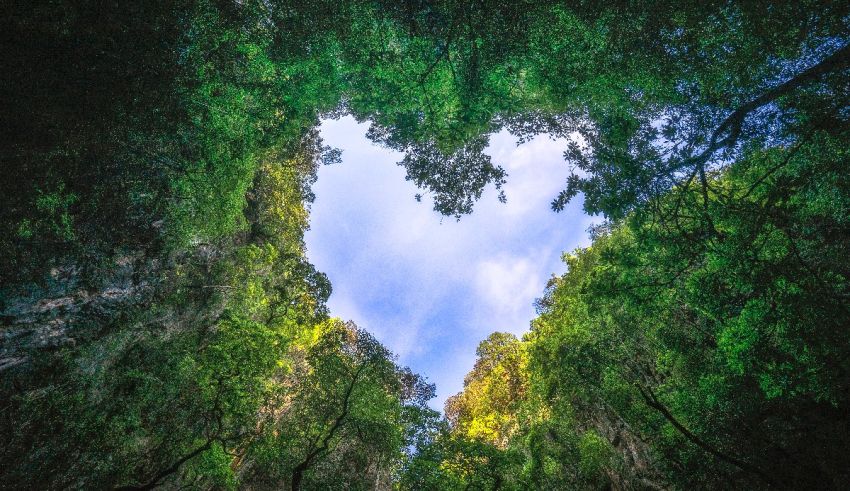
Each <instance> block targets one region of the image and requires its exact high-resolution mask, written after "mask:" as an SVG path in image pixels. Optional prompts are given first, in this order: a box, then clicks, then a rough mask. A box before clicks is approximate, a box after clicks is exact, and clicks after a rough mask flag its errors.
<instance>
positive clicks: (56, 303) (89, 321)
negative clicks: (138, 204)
mask: <svg viewBox="0 0 850 491" xmlns="http://www.w3.org/2000/svg"><path fill="white" fill-rule="evenodd" d="M155 263H156V262H155V261H148V262H147V263H144V262H143V260H142V259H140V258H139V257H132V256H123V257H120V258H118V259H116V260H115V261H114V262H113V264H112V265H111V267H110V268H109V271H108V273H107V274H106V275H105V277H104V278H103V281H102V285H101V286H100V287H99V288H97V289H93V288H91V287H87V286H86V285H84V284H83V283H84V282H83V281H81V273H80V270H79V268H77V267H76V266H73V265H71V266H61V267H55V268H53V269H52V270H51V271H50V273H49V275H48V277H47V278H46V279H45V281H44V282H43V284H42V285H33V284H30V285H20V286H16V287H12V288H8V289H7V290H6V291H4V292H3V295H2V299H3V301H2V310H0V322H2V324H1V325H0V329H2V337H0V373H3V372H6V371H7V370H10V369H13V368H14V369H16V370H21V369H25V368H26V365H27V364H28V363H29V362H30V361H31V359H32V356H33V354H34V353H36V352H43V351H45V350H55V349H57V348H61V347H65V346H74V345H76V344H77V343H78V342H82V341H86V340H90V339H92V338H94V337H96V336H97V334H98V332H100V331H101V330H102V328H103V327H105V326H107V325H109V324H111V323H112V321H114V318H115V317H116V316H117V315H120V312H122V311H126V310H127V309H128V308H132V307H133V306H136V305H140V304H142V303H144V301H145V300H146V299H148V298H149V297H150V295H151V293H152V288H151V284H150V282H149V281H147V280H146V279H141V278H144V277H148V276H149V275H150V273H151V272H152V270H154V269H156V264H155ZM145 273H147V274H145Z"/></svg>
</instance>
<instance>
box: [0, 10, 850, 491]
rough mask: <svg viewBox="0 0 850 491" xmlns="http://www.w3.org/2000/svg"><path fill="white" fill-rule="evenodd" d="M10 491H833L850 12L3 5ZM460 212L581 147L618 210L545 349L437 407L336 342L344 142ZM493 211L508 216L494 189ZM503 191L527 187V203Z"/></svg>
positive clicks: (844, 313) (1, 263)
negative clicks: (325, 205)
mask: <svg viewBox="0 0 850 491" xmlns="http://www.w3.org/2000/svg"><path fill="white" fill-rule="evenodd" d="M0 19H2V21H0V23H2V24H0V28H2V33H3V34H2V38H0V43H2V48H3V50H2V51H3V55H2V56H3V69H2V70H0V100H2V101H3V103H4V111H2V114H0V118H2V123H0V132H2V133H0V134H2V136H3V141H4V142H6V143H7V144H6V146H4V148H3V150H2V152H0V164H2V167H1V168H2V169H3V170H4V171H5V172H4V179H2V180H0V200H2V205H3V206H2V207H0V252H1V253H2V257H0V309H2V317H0V320H2V323H3V324H2V329H3V341H2V343H3V344H2V346H0V377H2V379H0V401H2V402H0V405H2V406H0V441H2V442H3V445H2V446H1V447H2V449H0V459H2V462H3V465H2V466H0V486H2V487H8V488H45V489H53V488H85V489H89V488H119V487H124V488H125V489H150V488H153V487H157V486H167V487H172V488H178V487H189V488H205V489H211V488H216V489H217V488H252V489H279V488H284V489H299V488H311V489H328V488H331V489H335V488H340V489H351V488H356V489H368V488H392V487H396V488H401V489H498V488H508V489H527V488H539V489H573V488H618V489H637V488H664V489H668V488H676V489H684V488H689V487H695V486H696V487H703V488H705V487H708V488H794V489H809V488H841V487H842V486H843V485H844V483H846V482H847V480H848V479H850V475H848V469H850V461H848V456H847V455H848V454H847V452H846V449H847V443H846V442H847V441H850V420H848V414H850V400H848V397H850V396H848V394H850V386H848V384H850V382H849V381H850V366H849V365H848V363H850V362H848V360H850V344H848V342H850V341H848V340H850V336H848V334H850V332H848V326H850V283H848V278H850V270H849V269H848V264H847V260H846V258H847V257H848V254H850V173H848V168H850V167H849V166H848V164H850V155H849V154H848V151H850V150H848V149H850V112H848V107H850V76H848V75H849V74H848V71H850V45H848V40H850V4H848V3H847V2H830V1H814V0H813V1H804V2H799V1H795V2H790V1H789V2H785V1H780V2H731V1H729V2H713V1H708V2H672V1H659V2H604V3H603V2H575V3H573V4H572V5H567V4H565V3H562V2H548V1H490V2H482V1H478V2H465V1H449V0H440V1H437V0H433V1H430V0H409V1H403V2H395V1H382V0H351V1H342V2H331V1H325V0H314V1H304V2H286V1H277V0H261V1H252V0H246V1H218V0H198V1H194V0H193V1H189V0H186V1H182V0H176V1H166V2H130V1H123V0H119V1H115V2H106V3H104V2H85V1H70V0H67V1H55V2H6V3H4V4H3V5H2V6H0ZM341 114H351V115H353V116H355V118H357V119H358V120H361V121H369V122H370V123H371V129H370V131H369V134H368V136H369V137H370V138H371V139H372V140H373V141H374V142H376V143H379V144H382V145H385V146H387V147H389V148H392V149H395V150H399V151H401V152H403V153H404V155H405V156H404V157H403V159H402V161H401V162H399V164H400V165H402V166H404V168H405V170H406V172H407V178H408V179H409V180H412V181H413V182H414V183H416V184H417V185H418V186H420V187H421V188H423V189H424V190H425V191H426V192H429V193H431V195H432V197H433V202H434V207H435V209H436V210H437V211H439V212H441V213H443V214H445V215H452V216H457V217H460V216H461V215H463V214H465V213H469V212H471V211H472V208H473V204H474V202H475V200H476V199H478V198H479V197H480V196H481V195H482V192H483V189H484V188H485V186H487V185H489V184H493V185H495V186H496V188H500V187H501V185H502V184H503V183H504V182H505V179H506V178H507V177H508V176H507V175H506V173H505V171H504V170H503V169H501V168H500V167H499V166H498V165H497V164H496V163H493V162H491V160H490V157H489V156H487V155H486V154H484V153H483V152H484V149H485V148H486V145H487V142H488V136H489V135H490V134H492V133H493V132H495V131H497V130H499V129H502V128H506V129H508V130H509V131H511V132H512V133H513V134H515V135H517V136H518V137H520V139H521V140H527V139H529V138H532V137H534V136H536V135H539V134H549V135H550V136H553V137H570V138H571V141H572V143H571V144H570V146H569V148H568V150H567V152H566V153H565V157H566V158H567V161H568V162H569V163H570V165H571V166H572V168H573V171H574V174H573V175H572V176H571V177H570V179H569V180H568V181H567V182H566V183H564V190H563V192H562V193H560V194H559V195H558V196H553V197H552V198H553V208H554V209H555V210H559V209H562V208H563V207H564V206H565V204H566V203H567V202H568V201H569V200H570V199H572V198H574V197H576V196H579V195H581V196H583V198H584V206H585V209H586V210H587V211H588V212H590V213H597V214H602V215H604V217H605V218H606V219H607V221H606V223H605V225H603V226H601V227H599V228H597V229H595V230H593V237H594V243H593V245H592V246H591V247H589V248H588V249H585V250H580V251H576V252H575V253H574V254H570V255H567V256H565V259H566V261H567V264H568V266H569V271H568V272H567V273H566V274H565V275H563V276H562V277H560V278H555V279H553V281H552V282H551V284H550V287H549V288H548V289H547V291H546V292H545V293H544V295H543V297H542V298H541V299H540V302H539V308H540V316H539V318H538V319H536V320H535V321H534V322H533V326H532V329H531V331H530V332H529V333H528V334H527V335H526V336H525V337H524V338H523V339H521V340H520V339H516V338H515V337H513V336H511V335H508V334H503V333H496V334H494V335H492V336H491V337H490V338H488V339H487V340H486V341H485V342H483V343H482V344H481V347H480V349H479V351H478V357H479V360H478V362H477V364H476V366H475V368H474V369H473V371H472V372H471V373H470V374H469V375H468V376H467V378H466V381H465V382H466V384H465V390H464V392H462V393H461V394H459V395H457V396H455V397H453V398H451V399H450V400H449V402H448V404H447V408H446V416H447V419H446V420H440V419H439V418H438V416H437V415H436V414H435V413H434V412H433V411H431V410H430V409H428V408H427V407H426V406H425V403H426V401H427V400H428V399H429V398H430V397H431V396H432V395H433V387H431V386H429V385H428V384H426V383H425V382H424V381H423V380H422V379H421V378H419V377H418V376H417V375H415V374H413V373H411V372H410V371H409V370H407V369H404V368H401V367H398V366H397V365H396V363H395V361H394V360H393V357H392V355H391V354H389V353H388V352H387V351H386V350H385V349H384V348H383V347H381V346H380V344H379V343H377V342H376V341H375V340H374V339H373V338H372V337H371V336H370V335H369V334H368V333H365V332H364V331H362V330H360V329H359V328H357V327H356V326H354V325H353V324H345V323H343V322H341V321H339V320H335V319H330V318H329V312H327V308H326V307H325V301H326V300H327V298H328V296H329V294H330V284H329V282H328V280H327V278H326V277H325V276H324V275H323V274H322V273H320V272H317V271H316V270H315V268H314V267H313V266H312V265H310V264H309V262H308V261H307V259H306V252H305V250H304V249H305V248H304V240H303V234H304V231H305V230H306V228H307V226H308V216H309V204H310V202H311V200H312V192H311V190H310V186H311V184H312V183H313V182H314V180H315V178H316V173H317V168H318V165H320V164H322V163H332V162H336V161H339V154H338V151H336V150H334V149H332V148H329V147H327V146H325V145H323V142H322V141H321V139H320V138H319V137H318V133H317V125H318V122H319V120H320V119H321V118H323V117H336V116H339V115H341ZM500 197H501V198H502V199H505V198H506V197H505V196H504V195H501V196H500ZM507 198H509V197H507Z"/></svg>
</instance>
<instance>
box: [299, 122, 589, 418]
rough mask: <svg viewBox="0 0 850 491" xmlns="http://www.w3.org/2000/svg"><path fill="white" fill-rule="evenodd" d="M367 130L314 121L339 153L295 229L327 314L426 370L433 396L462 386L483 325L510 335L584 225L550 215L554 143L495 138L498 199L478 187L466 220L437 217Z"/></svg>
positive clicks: (581, 218) (559, 179)
mask: <svg viewBox="0 0 850 491" xmlns="http://www.w3.org/2000/svg"><path fill="white" fill-rule="evenodd" d="M366 130H367V125H365V124H360V125H358V124H357V123H356V122H355V121H354V120H353V119H352V118H343V119H341V120H337V121H325V122H324V123H323V125H322V136H323V138H325V140H326V143H327V144H329V145H333V146H337V147H340V148H342V149H343V156H342V157H343V162H342V163H341V164H337V165H333V166H329V167H323V168H322V169H320V171H319V180H318V182H317V183H316V185H315V186H314V191H315V193H316V196H317V198H316V202H315V203H314V205H313V209H312V218H311V230H310V231H309V232H308V234H307V244H308V250H309V255H310V259H311V260H312V261H313V262H314V263H315V264H316V266H317V268H319V269H320V270H322V271H325V272H326V273H328V275H329V277H330V279H331V282H332V283H333V287H334V294H333V295H332V296H331V300H330V302H329V306H330V308H331V313H332V314H333V315H337V316H341V317H344V318H351V319H352V320H354V321H355V322H356V323H357V324H358V325H360V326H362V327H364V328H366V329H368V330H369V331H370V332H372V333H374V334H375V335H376V337H377V338H378V339H379V340H381V342H383V343H384V344H385V345H387V347H388V348H390V349H391V350H393V351H394V352H396V353H397V354H398V355H399V357H400V359H401V361H402V363H405V364H409V365H411V367H412V368H413V369H414V370H416V371H418V372H420V373H422V374H423V375H429V376H430V377H429V378H430V379H431V380H432V381H434V382H436V383H437V386H438V393H439V398H438V400H437V401H435V402H434V404H433V405H434V406H435V407H441V406H442V400H443V399H444V398H445V397H446V396H448V395H451V394H452V393H453V392H456V391H457V390H459V389H460V387H462V381H463V377H464V375H465V374H466V372H467V371H468V370H469V369H470V368H471V367H472V363H473V362H474V356H475V348H476V347H477V345H478V343H479V342H480V341H481V340H482V339H483V338H485V337H486V336H487V335H488V334H489V333H490V332H492V331H495V330H503V331H511V332H514V333H521V332H523V331H525V330H526V329H527V328H528V323H529V321H530V320H531V319H532V317H533V315H534V311H533V307H532V302H533V301H534V298H536V297H537V296H539V295H540V294H541V292H542V290H543V288H544V286H545V283H546V280H547V279H548V278H549V275H550V274H551V273H553V272H559V273H560V272H562V271H563V265H562V264H561V263H560V254H561V252H562V251H564V250H572V249H574V248H575V247H577V246H579V245H586V243H587V242H588V241H587V234H586V232H585V230H586V229H587V226H588V225H589V224H590V221H591V219H590V218H589V217H587V216H586V215H584V214H582V213H581V209H580V206H579V204H578V203H575V204H573V205H571V206H570V207H568V209H567V210H565V211H564V212H562V213H560V214H555V213H553V212H552V211H551V210H550V208H549V203H550V202H551V200H552V198H554V197H555V195H556V194H557V192H558V191H559V190H560V189H562V187H563V186H564V183H565V180H566V177H567V174H568V168H567V165H566V164H565V163H564V161H563V156H562V153H563V150H564V149H565V148H566V143H565V142H564V141H552V140H550V139H548V138H546V137H538V138H537V139H535V140H533V141H531V142H529V143H527V144H525V145H523V146H520V147H516V145H515V139H514V138H513V137H511V136H510V135H509V134H507V133H506V132H503V133H499V134H498V135H494V136H493V137H492V138H491V146H490V148H489V149H488V152H489V153H490V155H491V156H492V157H493V160H494V161H495V162H496V163H499V164H502V165H503V166H504V167H505V169H506V170H507V171H508V172H509V177H508V183H507V185H506V186H505V190H506V192H507V195H508V203H507V204H504V205H503V204H501V203H499V202H498V200H497V199H496V193H495V191H494V190H492V189H488V190H487V191H486V192H485V193H484V196H483V197H482V198H481V200H480V201H479V202H478V203H477V204H476V205H475V211H474V212H473V214H472V215H471V216H466V217H463V218H462V219H461V221H460V222H455V221H454V219H452V218H445V219H444V218H442V217H440V216H439V215H437V214H436V213H435V212H434V211H432V209H431V204H430V203H427V202H425V201H427V200H423V203H417V202H416V201H415V200H414V199H413V195H414V194H416V193H417V192H419V190H417V189H416V188H415V186H413V185H412V184H411V183H410V182H408V181H405V180H404V169H403V168H401V167H399V166H397V165H395V163H396V162H398V161H399V160H400V159H401V155H400V154H398V153H395V152H391V151H389V150H386V149H383V148H379V147H377V146H374V145H372V144H371V143H370V142H369V141H368V140H367V139H366V138H365V136H364V135H365V133H366Z"/></svg>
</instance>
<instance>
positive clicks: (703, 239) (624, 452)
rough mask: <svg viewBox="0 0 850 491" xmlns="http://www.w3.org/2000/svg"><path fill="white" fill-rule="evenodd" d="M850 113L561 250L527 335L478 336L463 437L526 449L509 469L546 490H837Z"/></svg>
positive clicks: (459, 417)
mask: <svg viewBox="0 0 850 491" xmlns="http://www.w3.org/2000/svg"><path fill="white" fill-rule="evenodd" d="M848 129H850V128H848V126H847V125H846V123H845V124H844V125H843V126H842V127H840V128H839V127H831V128H829V129H823V130H820V131H818V132H816V133H814V134H812V135H811V136H810V137H808V138H807V139H806V140H805V141H800V142H798V143H797V144H795V145H793V146H790V147H787V148H773V149H768V150H757V151H752V152H750V153H748V154H747V156H746V158H745V159H744V160H741V161H739V162H737V163H736V164H735V165H734V166H733V167H732V168H730V169H729V171H728V172H725V173H722V174H719V175H717V176H715V177H712V178H711V180H710V181H709V195H708V199H709V201H708V202H707V206H705V205H706V203H704V202H703V194H702V187H701V186H700V185H699V184H696V183H694V184H691V185H690V186H689V187H688V188H677V189H675V190H674V191H673V192H671V193H669V194H668V195H666V196H665V197H664V198H663V199H661V200H660V202H659V203H658V206H659V207H660V209H661V210H662V211H664V212H665V213H666V215H664V216H666V217H667V220H663V221H662V220H660V219H656V220H655V221H649V220H646V218H645V217H643V216H641V215H638V214H634V215H631V216H630V217H629V218H628V219H627V220H626V221H624V222H623V223H620V224H618V225H616V226H615V225H609V226H608V227H607V230H603V231H599V232H598V236H597V237H596V239H595V241H594V243H593V245H592V246H591V247H589V248H587V249H583V250H578V251H576V252H575V253H574V254H568V255H565V261H566V263H567V266H568V268H569V271H568V272H567V273H566V274H564V275H563V276H561V277H558V278H555V279H553V281H552V282H551V283H550V286H549V288H548V289H547V291H546V293H545V295H544V297H543V298H542V299H541V300H540V302H539V307H540V310H541V315H540V317H539V318H537V319H536V320H535V321H534V322H533V324H532V329H531V331H530V332H529V333H528V334H527V335H526V336H525V338H524V339H523V340H522V341H519V340H516V339H515V338H513V339H512V338H510V337H506V336H505V335H503V334H498V333H497V334H494V335H492V336H491V338H489V339H488V340H486V341H484V342H482V344H481V347H480V348H479V360H478V362H477V363H476V367H475V369H474V370H473V371H472V372H471V373H470V374H469V375H468V376H467V379H466V384H465V388H464V392H462V393H461V394H459V395H458V396H455V397H454V398H453V399H450V400H449V402H448V403H447V407H446V411H447V414H448V415H449V416H450V417H451V416H453V417H451V422H452V432H453V434H454V436H453V437H454V438H468V439H473V440H476V441H478V442H480V443H481V444H488V445H489V446H490V447H489V448H490V450H489V452H495V451H497V450H501V451H502V452H503V453H504V455H505V456H507V455H521V456H522V458H521V459H519V460H518V461H516V462H515V463H514V465H513V467H510V466H509V467H507V468H504V469H502V470H501V472H502V473H503V474H502V475H503V476H505V479H507V478H508V476H517V475H520V476H523V479H525V481H523V482H524V483H526V485H528V484H532V485H534V486H539V487H542V488H563V487H576V488H585V487H589V488H595V487H598V486H603V485H614V486H627V487H629V486H631V487H645V486H648V487H668V486H673V487H676V488H680V487H681V488H687V487H690V486H706V485H708V486H710V487H715V486H717V487H723V486H729V485H731V486H734V487H746V488H772V487H780V488H784V487H787V488H791V489H799V488H815V487H825V488H840V487H841V486H842V483H843V482H844V481H845V480H846V479H847V474H846V472H847V471H846V469H847V468H848V464H850V462H848V461H847V455H846V452H844V445H843V443H842V442H843V441H846V439H847V438H848V437H850V434H848V432H847V428H848V427H849V426H848V424H850V421H848V419H847V414H848V411H847V408H848V407H850V400H848V399H847V394H848V389H850V387H848V382H847V381H848V380H850V378H848V374H850V365H848V362H847V360H848V355H850V343H848V336H847V334H848V333H847V319H848V314H850V296H848V293H850V270H848V268H847V264H846V261H844V259H843V258H844V255H845V254H846V253H847V248H848V240H847V237H850V234H848V233H850V221H848V215H847V214H846V213H844V212H842V211H839V210H846V209H847V204H848V203H850V192H848V191H849V190H850V186H848V184H850V182H848V181H847V172H846V165H847V162H848V156H850V155H848V153H847V150H846V147H845V145H843V144H842V143H839V142H846V141H847V137H848V136H850V133H848ZM656 218H658V217H656ZM495 347H498V354H496V355H494V352H496V350H494V348H495ZM521 354H524V355H521ZM521 356H526V357H527V361H522V360H523V358H522V357H521ZM481 455H482V458H485V457H484V456H485V455H487V454H486V453H483V454H481ZM443 458H445V457H443ZM503 458H505V457H503ZM482 472H484V471H482Z"/></svg>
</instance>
